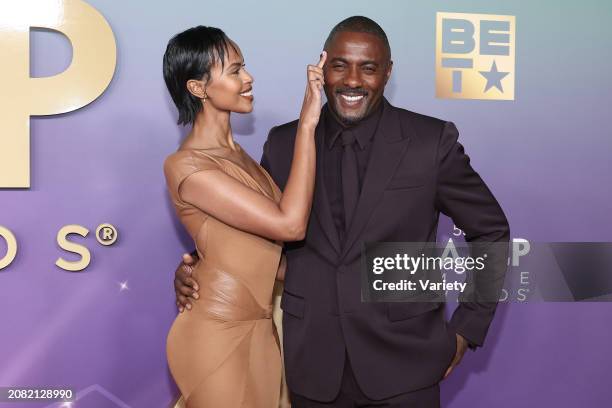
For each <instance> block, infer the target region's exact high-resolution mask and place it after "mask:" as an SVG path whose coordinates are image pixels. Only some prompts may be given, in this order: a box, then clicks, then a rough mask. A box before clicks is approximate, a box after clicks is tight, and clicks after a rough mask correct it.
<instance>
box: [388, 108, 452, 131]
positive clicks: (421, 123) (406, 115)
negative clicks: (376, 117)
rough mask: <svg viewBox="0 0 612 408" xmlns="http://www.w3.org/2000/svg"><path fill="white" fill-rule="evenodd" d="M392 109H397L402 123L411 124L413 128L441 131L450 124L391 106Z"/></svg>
mask: <svg viewBox="0 0 612 408" xmlns="http://www.w3.org/2000/svg"><path fill="white" fill-rule="evenodd" d="M391 107H392V108H393V109H395V111H396V112H397V114H398V115H399V117H400V120H401V121H402V122H410V123H411V124H412V125H413V126H415V127H418V128H434V129H440V128H441V127H443V126H444V125H445V124H446V123H447V122H448V121H447V120H445V119H441V118H437V117H434V116H430V115H425V114H423V113H419V112H414V111H411V110H408V109H405V108H400V107H398V106H393V105H391Z"/></svg>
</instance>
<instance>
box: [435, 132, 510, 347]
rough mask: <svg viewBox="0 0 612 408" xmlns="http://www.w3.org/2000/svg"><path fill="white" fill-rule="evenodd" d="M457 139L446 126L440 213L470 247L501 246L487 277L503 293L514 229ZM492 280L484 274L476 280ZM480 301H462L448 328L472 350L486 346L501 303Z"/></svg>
mask: <svg viewBox="0 0 612 408" xmlns="http://www.w3.org/2000/svg"><path fill="white" fill-rule="evenodd" d="M458 137H459V132H458V130H457V128H456V127H455V125H454V123H452V122H446V123H445V125H444V127H443V129H442V133H441V136H440V142H439V146H438V173H437V191H436V207H437V208H438V210H439V211H441V212H442V213H444V214H446V215H447V216H449V217H450V218H452V220H453V222H454V223H455V225H457V226H458V227H459V228H461V229H462V230H463V231H464V232H465V240H466V241H467V242H468V243H477V244H476V245H482V244H480V243H491V242H493V243H498V244H496V245H491V247H495V248H496V249H495V250H494V251H492V254H491V255H492V256H490V257H489V259H488V260H487V270H486V273H487V274H488V276H489V277H490V276H494V277H495V279H496V280H495V288H496V290H497V288H499V290H501V287H502V285H503V278H504V276H505V273H506V268H507V264H506V261H507V256H508V242H509V240H510V227H509V225H508V221H507V219H506V216H505V215H504V212H503V210H502V209H501V207H500V205H499V203H498V202H497V200H496V199H495V197H494V196H493V194H492V193H491V191H490V190H489V188H488V187H487V185H486V184H485V183H484V181H483V180H482V179H481V178H480V176H479V175H478V173H476V171H474V169H473V168H472V166H471V165H470V158H469V157H468V156H467V155H466V154H465V152H464V148H463V146H462V145H461V144H460V143H459V142H458V141H457V139H458ZM502 244H504V245H502ZM474 276H476V275H474ZM488 276H484V274H483V273H482V272H481V275H480V277H478V278H477V279H482V278H485V279H487V278H488ZM468 278H469V275H468ZM500 279H501V280H500ZM466 281H467V280H466ZM500 282H501V284H500ZM495 299H497V297H496V298H495ZM477 300H478V299H477V298H473V299H468V300H467V301H462V300H461V298H460V303H459V306H458V307H457V309H456V310H455V312H454V313H453V315H452V317H451V320H450V322H449V325H450V326H451V328H453V329H454V330H455V331H456V332H457V333H459V334H460V335H462V336H463V337H465V338H466V339H467V340H468V342H469V343H470V348H472V349H475V347H476V346H482V345H483V343H484V339H485V337H486V334H487V331H488V329H489V326H490V324H491V321H492V320H493V316H494V314H495V309H496V308H497V301H495V302H493V301H488V300H487V301H484V302H480V301H477Z"/></svg>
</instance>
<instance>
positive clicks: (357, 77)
mask: <svg viewBox="0 0 612 408" xmlns="http://www.w3.org/2000/svg"><path fill="white" fill-rule="evenodd" d="M344 84H345V85H346V86H348V87H350V88H358V87H360V86H361V73H360V71H359V69H358V67H356V66H352V67H349V69H348V70H347V71H346V76H345V77H344Z"/></svg>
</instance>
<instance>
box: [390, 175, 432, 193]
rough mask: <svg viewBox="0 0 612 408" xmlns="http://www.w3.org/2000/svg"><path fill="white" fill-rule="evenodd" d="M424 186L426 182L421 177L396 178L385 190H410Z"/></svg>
mask: <svg viewBox="0 0 612 408" xmlns="http://www.w3.org/2000/svg"><path fill="white" fill-rule="evenodd" d="M424 185H425V180H423V179H422V178H420V177H396V178H394V179H392V180H391V181H390V182H389V183H388V184H387V186H386V187H385V190H408V189H412V188H418V187H423V186H424Z"/></svg>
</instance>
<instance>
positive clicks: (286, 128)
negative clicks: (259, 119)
mask: <svg viewBox="0 0 612 408" xmlns="http://www.w3.org/2000/svg"><path fill="white" fill-rule="evenodd" d="M298 122H299V119H295V120H292V121H291V122H287V123H283V124H281V125H276V126H274V127H273V128H272V129H270V133H269V135H268V139H271V138H275V139H276V138H279V137H286V136H287V135H294V136H295V133H296V132H297V127H298Z"/></svg>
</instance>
